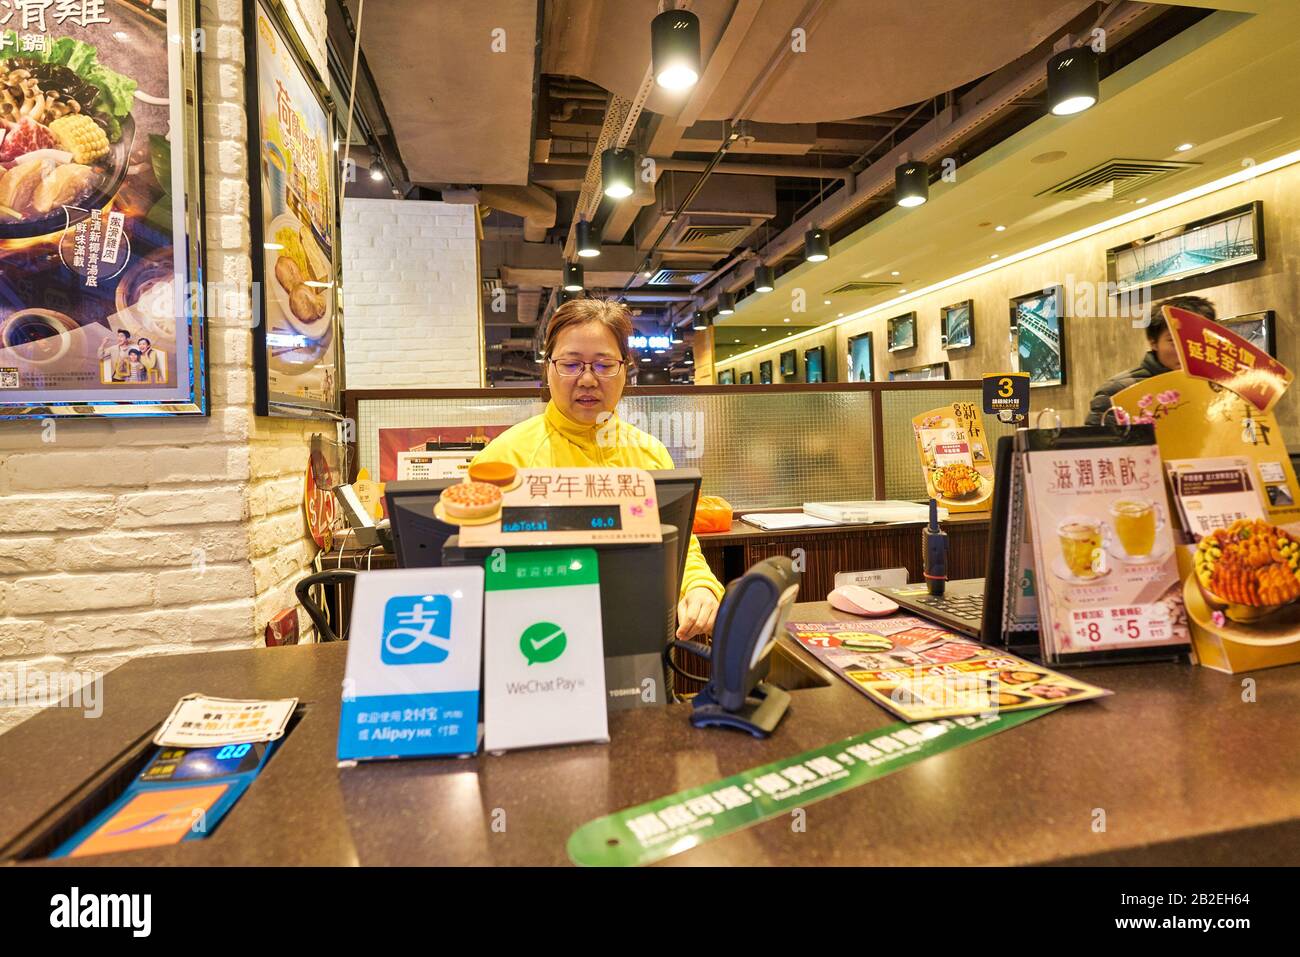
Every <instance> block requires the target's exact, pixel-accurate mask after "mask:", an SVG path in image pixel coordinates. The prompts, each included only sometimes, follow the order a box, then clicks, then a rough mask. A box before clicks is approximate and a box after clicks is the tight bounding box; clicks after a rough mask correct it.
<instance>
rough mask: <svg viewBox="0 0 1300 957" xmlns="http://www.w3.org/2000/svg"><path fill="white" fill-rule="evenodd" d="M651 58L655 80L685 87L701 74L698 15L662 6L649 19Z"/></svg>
mask: <svg viewBox="0 0 1300 957" xmlns="http://www.w3.org/2000/svg"><path fill="white" fill-rule="evenodd" d="M650 58H651V60H652V61H653V63H654V75H655V82H656V83H658V84H659V85H660V86H662V87H663V88H664V89H665V90H685V89H687V88H689V87H692V86H694V85H695V81H696V80H698V79H699V78H700V18H699V17H697V16H696V15H695V14H693V13H691V12H690V11H689V10H665V11H664V12H663V13H661V14H659V16H657V17H655V18H654V19H653V20H651V21H650Z"/></svg>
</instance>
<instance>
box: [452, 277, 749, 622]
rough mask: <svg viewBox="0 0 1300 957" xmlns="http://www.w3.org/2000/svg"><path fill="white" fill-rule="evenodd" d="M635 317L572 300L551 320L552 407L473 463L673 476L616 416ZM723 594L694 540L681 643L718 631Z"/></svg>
mask: <svg viewBox="0 0 1300 957" xmlns="http://www.w3.org/2000/svg"><path fill="white" fill-rule="evenodd" d="M631 334H632V317H631V316H630V315H629V314H628V311H627V307H626V306H624V305H623V304H622V303H618V302H609V301H607V300H604V299H573V300H570V301H569V302H566V303H565V304H564V305H562V306H560V308H559V309H557V310H555V313H554V314H553V315H552V316H551V322H550V325H549V326H547V329H546V343H545V346H544V356H545V362H546V389H545V390H544V392H543V394H545V391H547V390H549V392H550V401H549V402H547V403H546V411H545V412H543V413H542V414H541V415H536V416H533V417H532V418H531V419H525V420H524V421H523V422H520V423H518V424H517V425H513V426H511V427H510V428H509V429H507V430H506V431H505V432H503V433H501V434H500V435H498V436H497V437H496V438H495V439H493V440H492V441H491V442H490V443H488V446H487V448H485V449H484V450H483V451H482V452H480V453H479V454H478V455H477V456H476V457H475V458H474V463H475V464H477V463H479V462H508V463H510V464H511V465H513V466H515V467H516V468H558V467H571V468H572V467H577V468H591V467H598V466H621V467H624V468H640V469H671V468H673V467H674V466H673V460H672V456H670V455H669V454H668V450H667V449H666V448H664V445H663V443H662V442H660V441H659V440H658V439H656V438H654V437H653V436H650V435H647V434H646V433H644V432H642V431H641V430H640V429H638V428H636V427H635V426H631V425H628V424H627V423H626V422H624V421H622V420H621V419H619V418H618V416H617V413H616V412H615V411H614V410H615V407H616V406H617V405H618V400H619V399H620V398H622V397H623V386H624V384H625V383H626V381H627V373H626V370H627V365H628V352H627V338H628V336H630V335H631ZM722 594H723V588H722V584H721V583H720V582H719V581H718V579H717V578H715V577H714V575H713V572H711V571H710V570H709V566H708V564H707V563H706V562H705V561H704V555H703V553H702V552H701V551H700V543H699V540H698V539H697V538H696V537H695V536H694V535H692V536H691V547H690V549H689V551H688V552H687V555H686V571H685V574H684V575H683V576H682V591H681V601H680V602H679V603H678V605H677V637H678V638H690V637H692V636H694V635H701V634H706V633H708V632H711V631H712V630H713V618H714V615H716V614H717V611H718V602H719V601H720V600H721V598H722Z"/></svg>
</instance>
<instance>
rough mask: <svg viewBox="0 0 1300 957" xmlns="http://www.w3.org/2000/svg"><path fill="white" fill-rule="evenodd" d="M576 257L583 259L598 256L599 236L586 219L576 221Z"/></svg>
mask: <svg viewBox="0 0 1300 957" xmlns="http://www.w3.org/2000/svg"><path fill="white" fill-rule="evenodd" d="M578 255H579V256H581V257H583V258H584V259H590V258H591V257H592V256H599V255H600V236H598V235H597V234H596V230H595V228H594V227H593V226H592V225H591V222H590V221H589V220H586V219H580V220H578Z"/></svg>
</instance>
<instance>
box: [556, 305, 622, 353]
mask: <svg viewBox="0 0 1300 957" xmlns="http://www.w3.org/2000/svg"><path fill="white" fill-rule="evenodd" d="M589 322H599V323H600V324H601V325H603V326H604V327H605V328H607V329H608V330H609V331H610V332H612V333H613V334H614V339H615V340H616V341H617V342H618V355H619V358H620V359H622V360H623V361H624V362H627V361H628V351H627V337H628V336H630V335H632V313H630V312H629V311H628V308H627V306H625V305H624V304H623V303H621V302H615V301H614V300H612V299H570V300H569V301H568V302H566V303H565V304H564V305H562V306H560V308H559V309H556V310H555V312H554V313H552V314H551V321H550V323H549V324H548V325H547V326H546V339H545V341H544V344H543V346H542V355H543V356H545V357H546V358H547V359H549V358H550V357H551V353H552V352H554V351H555V341H556V340H557V339H558V338H559V337H560V333H561V332H563V331H564V330H565V329H567V328H569V327H570V326H585V325H586V324H587V323H589Z"/></svg>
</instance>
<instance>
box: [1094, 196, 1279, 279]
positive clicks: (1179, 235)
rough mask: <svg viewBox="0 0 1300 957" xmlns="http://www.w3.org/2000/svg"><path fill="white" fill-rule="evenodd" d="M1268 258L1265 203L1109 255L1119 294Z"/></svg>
mask: <svg viewBox="0 0 1300 957" xmlns="http://www.w3.org/2000/svg"><path fill="white" fill-rule="evenodd" d="M1263 258H1264V204H1263V203H1261V202H1259V201H1258V200H1256V201H1255V202H1253V203H1246V204H1245V205H1244V206H1237V207H1236V208H1234V209H1229V210H1226V211H1225V212H1222V213H1216V214H1215V215H1213V216H1206V217H1204V218H1202V219H1196V220H1193V221H1192V222H1190V223H1184V224H1183V225H1182V226H1176V227H1174V228H1173V229H1167V230H1165V231H1164V232H1160V233H1155V234H1154V235H1151V236H1143V237H1142V238H1141V239H1135V240H1133V241H1132V242H1130V243H1125V244H1124V245H1122V246H1113V247H1111V248H1110V249H1108V250H1106V274H1107V276H1106V278H1107V279H1108V280H1109V281H1110V282H1111V283H1112V284H1113V288H1114V290H1115V291H1116V292H1126V291H1127V290H1129V289H1140V288H1141V287H1143V286H1158V285H1161V284H1163V283H1167V282H1173V281H1174V280H1175V279H1183V278H1184V277H1186V276H1198V275H1201V274H1202V273H1208V272H1215V271H1216V270H1219V269H1227V268H1228V267H1229V266H1239V265H1241V264H1242V263H1250V262H1256V261H1258V260H1261V259H1263Z"/></svg>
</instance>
